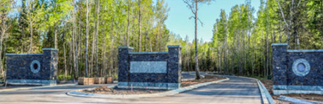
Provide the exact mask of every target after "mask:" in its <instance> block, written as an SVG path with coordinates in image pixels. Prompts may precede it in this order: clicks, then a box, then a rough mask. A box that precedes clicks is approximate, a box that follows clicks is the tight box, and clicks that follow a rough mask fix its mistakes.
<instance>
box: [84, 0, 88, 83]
mask: <svg viewBox="0 0 323 104" xmlns="http://www.w3.org/2000/svg"><path fill="white" fill-rule="evenodd" d="M88 44H89V0H86V41H85V77H87V73H88V57H87V56H88Z"/></svg>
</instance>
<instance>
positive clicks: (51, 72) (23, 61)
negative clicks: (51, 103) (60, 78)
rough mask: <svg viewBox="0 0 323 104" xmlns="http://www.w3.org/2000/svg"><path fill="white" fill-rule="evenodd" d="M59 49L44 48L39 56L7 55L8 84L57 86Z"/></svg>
mask: <svg viewBox="0 0 323 104" xmlns="http://www.w3.org/2000/svg"><path fill="white" fill-rule="evenodd" d="M57 52H58V49H52V48H43V53H39V54H16V53H6V56H7V75H6V82H7V83H8V84H32V85H55V84H56V76H57V62H58V55H57V54H58V53H57Z"/></svg>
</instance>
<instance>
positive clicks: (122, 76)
mask: <svg viewBox="0 0 323 104" xmlns="http://www.w3.org/2000/svg"><path fill="white" fill-rule="evenodd" d="M132 50H133V48H132V47H118V52H119V53H118V63H119V66H118V68H119V72H118V86H128V83H129V81H130V76H129V75H130V73H129V72H130V61H129V52H132Z"/></svg>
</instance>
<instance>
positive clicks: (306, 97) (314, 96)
mask: <svg viewBox="0 0 323 104" xmlns="http://www.w3.org/2000/svg"><path fill="white" fill-rule="evenodd" d="M259 80H260V81H261V82H262V83H263V84H264V86H265V87H266V88H267V90H268V92H269V93H270V95H271V96H272V98H273V99H274V101H275V102H276V103H277V104H289V102H285V101H281V100H278V98H279V96H277V95H274V94H273V86H272V85H273V83H272V80H267V79H259ZM283 96H287V97H292V98H296V99H302V100H307V101H323V95H318V94H283Z"/></svg>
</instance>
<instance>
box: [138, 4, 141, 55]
mask: <svg viewBox="0 0 323 104" xmlns="http://www.w3.org/2000/svg"><path fill="white" fill-rule="evenodd" d="M140 2H141V0H138V5H139V19H138V21H139V37H138V41H139V46H138V51H139V52H140V51H141V13H140V12H141V6H140Z"/></svg>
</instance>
